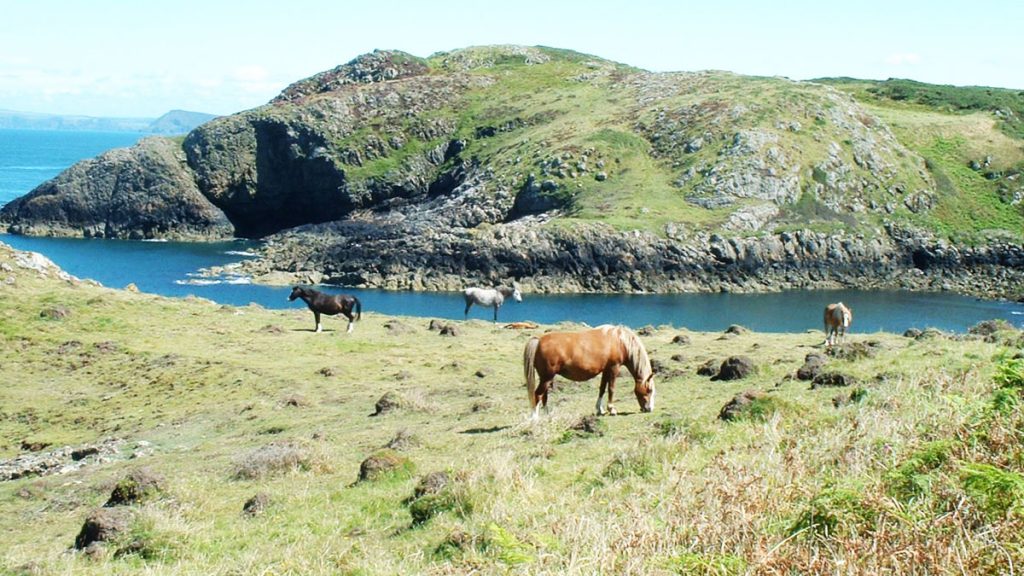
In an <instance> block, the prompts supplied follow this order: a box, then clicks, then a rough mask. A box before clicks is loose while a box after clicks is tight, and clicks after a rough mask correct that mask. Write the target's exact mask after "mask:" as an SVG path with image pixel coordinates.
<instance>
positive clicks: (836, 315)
mask: <svg viewBox="0 0 1024 576" xmlns="http://www.w3.org/2000/svg"><path fill="white" fill-rule="evenodd" d="M850 322H853V310H850V309H849V308H847V307H846V305H845V304H843V303H842V302H837V303H835V304H829V305H828V306H825V346H831V345H833V344H836V343H837V342H841V341H842V340H844V339H845V338H846V329H847V328H849V327H850Z"/></svg>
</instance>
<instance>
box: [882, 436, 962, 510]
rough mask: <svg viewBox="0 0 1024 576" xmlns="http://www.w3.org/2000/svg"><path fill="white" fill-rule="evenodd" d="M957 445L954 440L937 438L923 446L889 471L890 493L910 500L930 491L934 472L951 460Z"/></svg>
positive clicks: (904, 499) (901, 498)
mask: <svg viewBox="0 0 1024 576" xmlns="http://www.w3.org/2000/svg"><path fill="white" fill-rule="evenodd" d="M956 446H957V442H955V441H953V440H937V441H935V442H929V443H928V444H925V445H924V446H922V447H921V448H920V449H919V450H918V451H917V452H915V453H913V454H912V455H911V456H910V457H909V458H907V460H906V461H905V462H903V463H902V464H900V465H899V466H897V467H896V469H895V470H893V471H892V472H890V473H889V475H888V482H889V492H890V494H892V495H893V496H894V497H896V498H898V499H900V500H903V501H909V500H911V499H913V498H916V497H918V496H920V495H922V494H924V493H926V492H928V491H929V490H930V488H931V485H932V481H933V476H932V472H933V471H935V470H936V469H937V468H939V467H940V466H942V465H943V464H945V463H946V462H948V461H949V459H950V453H951V452H952V451H953V449H954V448H955V447H956Z"/></svg>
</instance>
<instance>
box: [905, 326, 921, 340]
mask: <svg viewBox="0 0 1024 576" xmlns="http://www.w3.org/2000/svg"><path fill="white" fill-rule="evenodd" d="M903 337H904V338H915V339H916V338H920V337H921V331H920V330H918V329H917V328H908V329H907V330H906V331H905V332H904V333H903Z"/></svg>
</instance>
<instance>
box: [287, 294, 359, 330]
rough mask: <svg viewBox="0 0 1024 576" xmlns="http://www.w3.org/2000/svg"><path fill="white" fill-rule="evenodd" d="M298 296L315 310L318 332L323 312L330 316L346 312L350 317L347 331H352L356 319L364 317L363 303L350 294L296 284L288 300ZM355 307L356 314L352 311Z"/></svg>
mask: <svg viewBox="0 0 1024 576" xmlns="http://www.w3.org/2000/svg"><path fill="white" fill-rule="evenodd" d="M296 298H302V301H303V302H305V303H306V306H309V309H310V310H312V311H313V318H314V319H315V320H316V331H317V332H320V330H321V328H322V327H321V325H320V315H321V314H327V315H328V316H334V315H335V314H344V315H345V317H346V318H348V330H346V332H352V327H353V324H354V323H355V321H356V320H361V319H362V317H363V305H362V303H360V302H359V299H358V298H356V297H355V296H349V295H348V294H337V295H334V294H325V293H323V292H321V291H319V290H314V289H312V288H304V287H302V286H296V287H294V288H292V293H291V295H289V296H288V301H289V302H293V301H294V300H295V299H296ZM353 309H355V314H353V313H352V310H353Z"/></svg>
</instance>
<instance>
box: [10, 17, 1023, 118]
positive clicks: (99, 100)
mask: <svg viewBox="0 0 1024 576" xmlns="http://www.w3.org/2000/svg"><path fill="white" fill-rule="evenodd" d="M780 4H785V5H784V6H780ZM0 8H2V10H0V14H2V15H3V18H2V21H0V109H11V110H24V111H34V112H51V113H59V114H82V115H90V116H144V117H152V116H158V115H160V114H162V113H164V112H166V111H168V110H171V109H174V108H179V109H186V110H196V111H202V112H210V113H215V114H229V113H232V112H237V111H240V110H244V109H248V108H252V107H255V106H259V105H261V104H263V103H265V102H267V101H268V100H269V99H271V98H272V97H273V96H274V95H276V94H277V93H278V92H280V91H281V89H283V88H284V87H285V86H287V85H288V84H289V83H291V82H293V81H295V80H298V79H300V78H304V77H307V76H310V75H312V74H314V73H316V72H319V71H321V70H326V69H329V68H332V67H334V66H336V65H338V64H342V63H344V62H347V61H349V60H351V59H352V58H354V57H356V56H358V55H359V54H362V53H365V52H370V51H372V50H374V49H376V48H381V49H399V50H404V51H406V52H409V53H411V54H414V55H417V56H429V55H430V54H432V53H434V52H438V51H442V50H451V49H455V48H462V47H466V46H474V45H484V44H523V45H546V46H555V47H559V48H570V49H573V50H577V51H580V52H586V53H589V54H593V55H596V56H600V57H603V58H607V59H610V60H615V61H618V62H623V63H626V64H631V65H633V66H638V67H640V68H645V69H647V70H653V71H692V70H705V69H718V70H729V71H732V72H737V73H741V74H755V75H768V76H787V77H790V78H793V79H807V78H815V77H820V76H853V77H858V78H876V79H884V78H889V77H899V78H912V79H915V80H921V81H925V82H933V83H940V84H956V85H983V86H1001V87H1008V88H1020V89H1024V34H1022V29H1021V24H1022V23H1024V2H1020V1H1019V0H1014V1H995V0H972V1H959V0H956V1H949V2H943V1H942V0H932V1H930V2H925V1H916V0H915V1H899V0H889V1H884V2H883V1H876V0H861V1H858V2H829V1H825V0H821V1H818V2H812V1H803V0H800V1H790V2H741V1H738V0H722V1H717V0H701V1H698V2H690V1H688V0H675V1H671V0H666V1H643V0H632V1H621V0H605V1H602V0H588V1H575V0H563V1H558V0H546V1H536V0H517V1H514V2H486V1H483V0H480V1H477V2H471V1H463V0H444V1H441V2H427V1H422V0H421V1H407V0H389V1H385V2H367V1H365V0H362V1H360V2H345V1H341V0H334V1H328V0H324V1H318V0H293V1H290V2H285V1H281V0H274V1H266V0H246V1H233V0H174V1H165V0H0Z"/></svg>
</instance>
